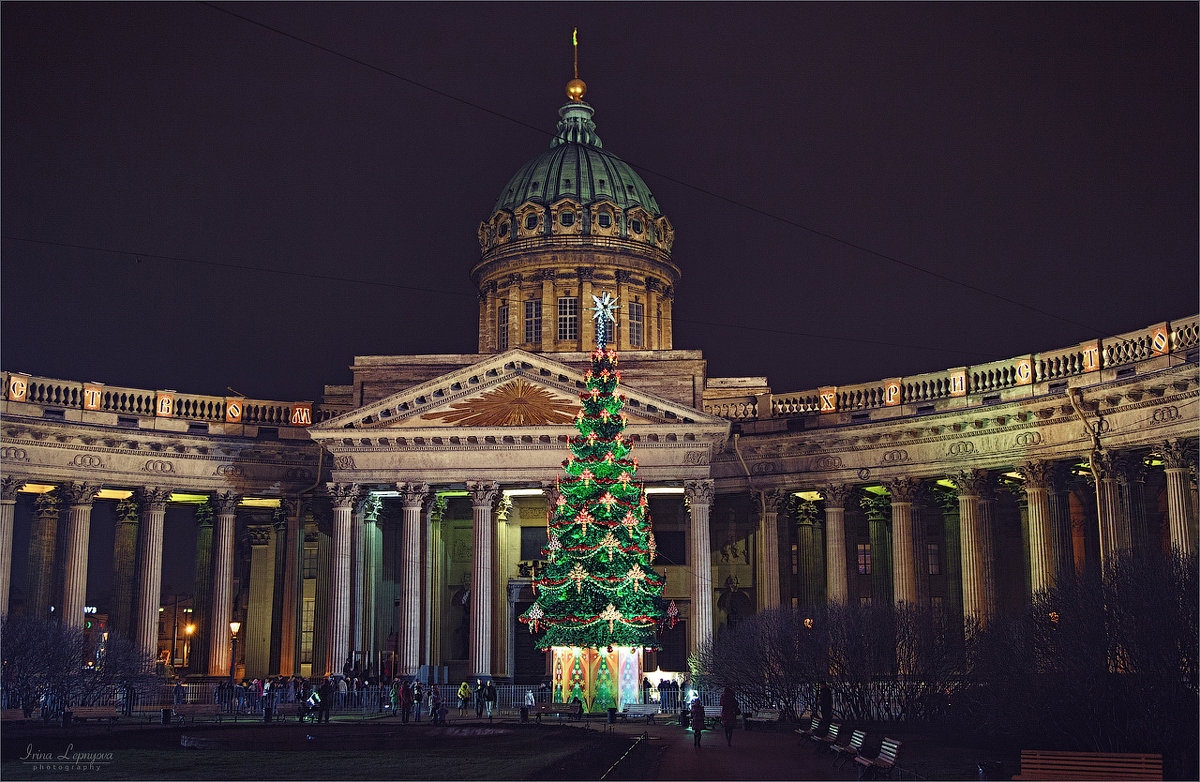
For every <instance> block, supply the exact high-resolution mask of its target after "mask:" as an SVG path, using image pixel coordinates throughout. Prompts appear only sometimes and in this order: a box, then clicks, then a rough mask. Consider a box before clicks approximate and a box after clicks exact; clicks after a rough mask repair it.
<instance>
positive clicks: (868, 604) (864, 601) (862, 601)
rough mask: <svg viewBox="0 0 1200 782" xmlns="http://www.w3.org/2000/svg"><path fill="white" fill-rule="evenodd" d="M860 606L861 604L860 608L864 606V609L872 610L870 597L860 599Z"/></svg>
mask: <svg viewBox="0 0 1200 782" xmlns="http://www.w3.org/2000/svg"><path fill="white" fill-rule="evenodd" d="M858 604H859V605H860V606H862V607H863V608H870V607H871V598H869V597H860V598H859V599H858Z"/></svg>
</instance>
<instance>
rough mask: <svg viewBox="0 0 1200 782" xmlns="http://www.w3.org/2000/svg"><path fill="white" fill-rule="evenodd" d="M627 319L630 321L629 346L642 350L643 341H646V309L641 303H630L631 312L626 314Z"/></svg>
mask: <svg viewBox="0 0 1200 782" xmlns="http://www.w3.org/2000/svg"><path fill="white" fill-rule="evenodd" d="M625 317H626V319H627V320H628V321H629V344H630V346H632V347H635V348H640V347H641V346H642V341H643V340H644V339H645V337H644V334H645V330H644V329H645V323H644V321H645V317H646V316H645V308H644V306H643V305H642V303H641V302H640V301H631V302H629V311H628V312H627V313H625Z"/></svg>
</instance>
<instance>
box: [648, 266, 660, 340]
mask: <svg viewBox="0 0 1200 782" xmlns="http://www.w3.org/2000/svg"><path fill="white" fill-rule="evenodd" d="M660 287H661V285H660V284H659V281H658V280H656V279H654V278H653V277H647V278H646V318H645V322H646V338H645V343H646V349H647V350H662V346H661V345H660V344H659V343H660V342H662V340H661V339H659V336H658V335H659V333H661V331H662V324H661V323H659V321H658V307H659V304H658V296H659V293H658V291H659V289H660Z"/></svg>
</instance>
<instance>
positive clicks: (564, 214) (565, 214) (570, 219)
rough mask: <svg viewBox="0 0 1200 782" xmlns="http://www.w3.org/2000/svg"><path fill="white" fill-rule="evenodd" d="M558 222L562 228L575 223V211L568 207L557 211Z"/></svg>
mask: <svg viewBox="0 0 1200 782" xmlns="http://www.w3.org/2000/svg"><path fill="white" fill-rule="evenodd" d="M558 222H559V224H561V225H562V227H563V228H570V227H571V226H572V225H575V213H574V212H572V211H571V210H570V209H564V210H562V211H561V212H559V213H558Z"/></svg>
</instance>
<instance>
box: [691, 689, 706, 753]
mask: <svg viewBox="0 0 1200 782" xmlns="http://www.w3.org/2000/svg"><path fill="white" fill-rule="evenodd" d="M692 731H693V733H692V736H693V738H694V739H695V740H696V749H700V734H701V733H703V732H704V704H702V703H700V699H699V698H696V699H695V700H694V701H692Z"/></svg>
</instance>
